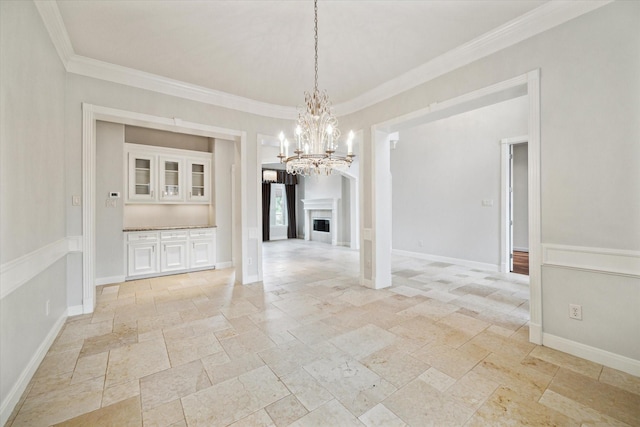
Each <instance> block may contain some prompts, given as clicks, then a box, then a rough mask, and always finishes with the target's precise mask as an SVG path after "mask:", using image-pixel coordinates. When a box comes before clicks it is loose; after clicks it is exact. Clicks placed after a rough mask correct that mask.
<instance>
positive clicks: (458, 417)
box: [8, 240, 640, 427]
mask: <svg viewBox="0 0 640 427" xmlns="http://www.w3.org/2000/svg"><path fill="white" fill-rule="evenodd" d="M358 260H359V258H358V254H357V253H356V252H353V251H351V250H348V249H345V248H334V247H331V246H328V245H326V244H318V243H313V242H304V241H299V240H298V241H283V242H270V243H267V244H265V245H264V272H265V273H264V282H263V283H259V284H253V285H247V286H233V281H234V272H233V269H227V270H219V271H205V272H198V273H193V274H183V275H176V276H169V277H161V278H154V279H147V280H138V281H133V282H127V283H122V284H119V285H109V286H104V287H100V288H98V299H97V301H98V304H97V307H96V311H95V313H94V314H93V315H85V316H78V317H74V318H70V319H69V320H68V321H67V323H66V325H65V327H64V329H63V330H62V332H61V333H60V335H59V336H58V338H57V340H56V341H55V343H54V344H53V346H52V347H51V349H50V350H49V352H48V353H47V356H46V357H45V359H44V361H43V362H42V364H41V366H40V367H39V369H38V371H37V373H36V374H35V376H34V378H33V380H32V381H31V383H30V385H29V387H28V389H27V391H26V392H25V394H24V396H23V398H22V401H21V402H20V403H19V405H18V407H17V408H16V410H15V411H14V414H13V415H12V418H11V419H10V421H9V422H8V425H13V426H16V427H17V426H48V425H56V426H141V425H144V426H145V427H147V426H226V425H233V426H288V425H293V426H347V425H366V426H404V425H410V426H429V425H435V426H463V425H465V426H486V425H559V426H572V425H576V426H580V425H594V426H595V425H619V426H626V425H628V426H638V425H640V379H639V378H637V377H633V376H630V375H627V374H624V373H622V372H619V371H615V370H613V369H609V368H606V367H602V366H601V365H598V364H595V363H592V362H588V361H586V360H583V359H579V358H576V357H573V356H570V355H567V354H564V353H561V352H558V351H555V350H551V349H548V348H545V347H540V346H535V345H533V344H531V343H529V342H528V327H527V319H528V316H529V308H528V295H529V291H528V286H527V284H526V282H524V281H520V280H518V279H516V280H509V279H507V278H506V277H504V276H501V275H499V274H495V273H487V272H483V271H478V270H472V269H468V268H464V267H459V266H455V265H450V264H445V263H437V262H427V261H422V260H416V259H410V258H404V257H394V259H393V262H392V266H393V281H394V286H393V287H391V288H389V289H385V290H377V291H376V290H371V289H367V288H363V287H361V286H359V285H358V279H357V277H358V269H359V267H358V262H359V261H358ZM525 280H526V279H525Z"/></svg>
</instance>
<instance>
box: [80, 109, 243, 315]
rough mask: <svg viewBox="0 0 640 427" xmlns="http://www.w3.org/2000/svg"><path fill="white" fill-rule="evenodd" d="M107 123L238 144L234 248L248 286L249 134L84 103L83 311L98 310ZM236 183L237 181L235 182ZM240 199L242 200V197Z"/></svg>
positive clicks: (238, 275)
mask: <svg viewBox="0 0 640 427" xmlns="http://www.w3.org/2000/svg"><path fill="white" fill-rule="evenodd" d="M98 120H100V121H105V122H111V123H118V124H123V125H132V126H140V127H147V128H151V129H159V130H166V131H170V132H181V133H187V134H191V135H199V136H205V137H209V138H219V139H225V140H231V141H233V142H234V145H235V158H234V163H235V164H236V165H237V166H236V167H235V172H236V175H237V176H234V178H235V179H239V181H240V189H239V192H240V194H238V195H236V194H232V198H235V202H236V203H238V205H239V206H238V209H240V211H241V212H242V215H241V218H240V220H239V221H238V220H237V219H236V217H235V216H234V217H233V221H234V223H233V224H232V227H231V247H232V253H233V257H232V259H233V260H234V264H235V267H236V281H237V282H239V283H242V284H244V283H248V282H246V281H247V280H249V279H250V277H249V274H248V269H247V267H248V263H245V262H243V260H244V259H246V256H245V255H246V252H247V244H246V241H247V238H248V235H247V229H248V227H247V224H248V215H247V213H246V209H242V208H243V206H242V204H243V202H244V200H246V194H247V176H246V174H247V168H246V167H244V166H243V162H244V161H246V159H247V133H246V132H245V131H240V130H235V129H227V128H221V127H217V126H211V125H205V124H201V123H193V122H187V121H183V120H181V119H178V118H169V117H161V116H155V115H150V114H143V113H136V112H132V111H126V110H119V109H116V108H110V107H102V106H97V105H92V104H88V103H84V102H83V103H82V311H83V313H85V314H86V313H92V312H93V310H94V308H95V303H96V298H95V287H96V284H95V254H96V121H98ZM234 182H235V181H234ZM238 196H239V197H238Z"/></svg>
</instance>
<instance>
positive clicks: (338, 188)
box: [304, 175, 342, 200]
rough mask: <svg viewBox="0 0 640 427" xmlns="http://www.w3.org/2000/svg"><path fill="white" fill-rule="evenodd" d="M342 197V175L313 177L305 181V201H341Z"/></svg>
mask: <svg viewBox="0 0 640 427" xmlns="http://www.w3.org/2000/svg"><path fill="white" fill-rule="evenodd" d="M341 197H342V177H341V176H340V175H329V176H317V175H313V176H308V177H306V178H305V179H304V198H305V199H308V200H313V199H339V198H341Z"/></svg>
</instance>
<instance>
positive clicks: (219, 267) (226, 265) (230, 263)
mask: <svg viewBox="0 0 640 427" xmlns="http://www.w3.org/2000/svg"><path fill="white" fill-rule="evenodd" d="M231 267H233V261H225V262H216V270H222V269H223V268H231Z"/></svg>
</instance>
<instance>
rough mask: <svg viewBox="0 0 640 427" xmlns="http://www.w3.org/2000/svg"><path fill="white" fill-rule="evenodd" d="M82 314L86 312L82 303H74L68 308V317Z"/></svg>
mask: <svg viewBox="0 0 640 427" xmlns="http://www.w3.org/2000/svg"><path fill="white" fill-rule="evenodd" d="M81 314H84V306H82V305H72V306H71V307H69V308H67V317H71V316H79V315H81Z"/></svg>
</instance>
